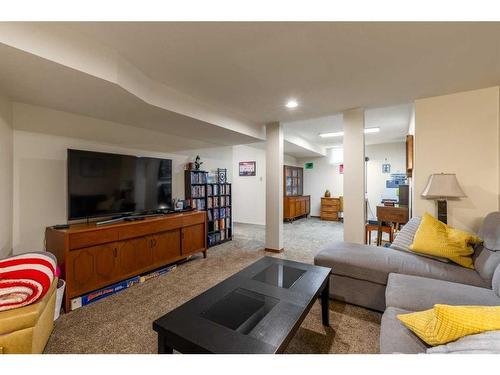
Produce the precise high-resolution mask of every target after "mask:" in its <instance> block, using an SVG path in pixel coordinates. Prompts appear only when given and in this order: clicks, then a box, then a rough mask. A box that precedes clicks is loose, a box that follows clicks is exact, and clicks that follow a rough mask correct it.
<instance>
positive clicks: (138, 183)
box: [68, 150, 172, 220]
mask: <svg viewBox="0 0 500 375" xmlns="http://www.w3.org/2000/svg"><path fill="white" fill-rule="evenodd" d="M171 201H172V161H171V160H167V159H157V158H138V157H135V156H130V155H118V154H108V153H103V152H91V151H81V150H68V219H69V220H74V219H82V218H87V217H99V216H110V215H116V214H123V213H131V212H142V211H150V210H156V209H170V208H171Z"/></svg>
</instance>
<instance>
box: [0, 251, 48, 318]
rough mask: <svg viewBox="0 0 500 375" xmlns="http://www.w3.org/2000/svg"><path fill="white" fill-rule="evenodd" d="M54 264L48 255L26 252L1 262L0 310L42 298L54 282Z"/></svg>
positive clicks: (20, 305)
mask: <svg viewBox="0 0 500 375" xmlns="http://www.w3.org/2000/svg"><path fill="white" fill-rule="evenodd" d="M56 267H57V262H56V259H55V257H54V256H53V255H52V254H51V253H48V252H37V253H26V254H21V255H17V256H13V257H10V258H6V259H2V260H0V311H5V310H10V309H15V308H17V307H22V306H26V305H29V304H31V303H33V302H36V301H37V300H39V299H41V298H43V297H44V296H45V294H46V293H47V291H48V290H49V288H50V285H51V284H52V281H53V280H54V274H55V272H56Z"/></svg>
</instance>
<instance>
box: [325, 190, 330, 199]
mask: <svg viewBox="0 0 500 375" xmlns="http://www.w3.org/2000/svg"><path fill="white" fill-rule="evenodd" d="M330 196H331V194H330V190H328V189H327V190H326V191H325V198H330Z"/></svg>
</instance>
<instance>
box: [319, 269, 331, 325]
mask: <svg viewBox="0 0 500 375" xmlns="http://www.w3.org/2000/svg"><path fill="white" fill-rule="evenodd" d="M329 301H330V278H328V279H326V285H325V287H324V288H323V290H322V291H321V320H322V322H323V325H324V326H327V327H329V326H330V315H329V314H328V303H329Z"/></svg>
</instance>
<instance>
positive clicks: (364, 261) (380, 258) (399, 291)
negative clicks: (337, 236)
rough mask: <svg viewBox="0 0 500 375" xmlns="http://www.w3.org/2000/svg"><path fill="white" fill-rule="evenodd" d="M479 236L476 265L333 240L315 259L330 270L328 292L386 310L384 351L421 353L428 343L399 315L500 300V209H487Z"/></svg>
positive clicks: (369, 306)
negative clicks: (442, 305) (435, 306)
mask: <svg viewBox="0 0 500 375" xmlns="http://www.w3.org/2000/svg"><path fill="white" fill-rule="evenodd" d="M478 235H479V236H480V237H481V238H482V239H483V240H484V244H483V245H482V246H478V247H477V248H476V250H475V253H474V255H473V258H474V270H472V269H468V268H464V267H461V266H459V265H455V264H454V263H449V262H443V261H439V260H435V259H431V258H428V257H424V256H420V255H417V254H415V253H411V252H408V251H401V250H397V249H394V248H386V247H375V246H367V245H358V244H353V243H348V242H334V243H332V244H330V245H328V246H327V247H326V248H324V249H323V250H322V251H321V252H320V253H318V255H317V256H316V257H315V259H314V263H315V264H317V265H320V266H324V267H329V268H331V269H332V271H331V274H330V297H332V298H334V299H337V300H340V301H344V302H347V303H351V304H355V305H360V306H363V307H367V308H370V309H374V310H378V311H383V312H384V315H383V316H382V325H381V332H380V351H381V353H394V352H398V353H422V352H425V351H426V350H427V346H426V345H425V344H424V343H423V342H422V341H421V340H420V339H418V337H416V336H415V335H414V334H413V333H412V332H411V331H409V330H408V329H407V328H406V327H404V326H403V325H402V324H401V323H400V321H399V320H398V319H397V317H396V316H397V315H398V314H401V313H405V312H412V311H422V310H426V309H429V308H432V307H433V306H434V305H435V304H436V303H441V304H449V305H491V306H497V305H500V212H493V213H491V214H489V215H488V216H487V217H486V218H485V219H484V222H483V224H482V226H481V229H480V231H479V233H478Z"/></svg>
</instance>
